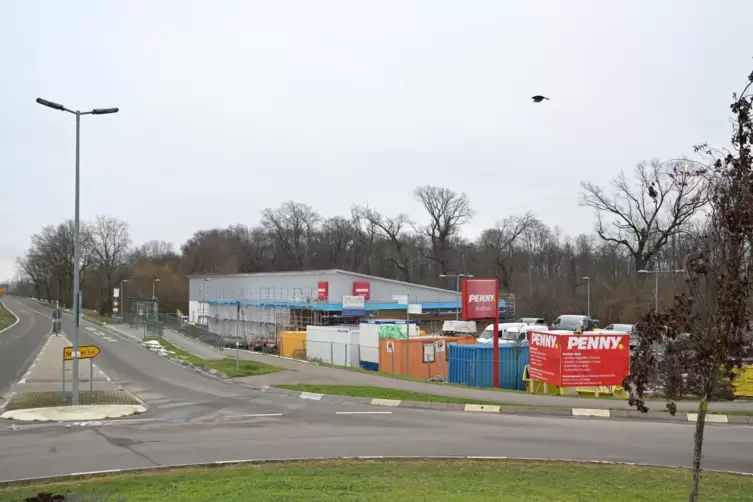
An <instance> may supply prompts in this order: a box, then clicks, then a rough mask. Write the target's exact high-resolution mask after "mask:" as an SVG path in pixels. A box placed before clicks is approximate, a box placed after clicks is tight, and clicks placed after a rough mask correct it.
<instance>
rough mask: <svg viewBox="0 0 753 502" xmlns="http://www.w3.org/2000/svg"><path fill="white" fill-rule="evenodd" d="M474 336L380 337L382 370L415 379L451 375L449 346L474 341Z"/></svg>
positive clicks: (380, 366) (380, 369) (380, 367)
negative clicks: (407, 338)
mask: <svg viewBox="0 0 753 502" xmlns="http://www.w3.org/2000/svg"><path fill="white" fill-rule="evenodd" d="M475 343H476V337H475V336H418V337H413V338H411V339H410V340H405V339H391V338H382V339H380V340H379V371H383V372H386V373H393V374H398V375H407V376H412V377H414V378H423V379H427V380H428V379H430V378H434V377H443V378H448V377H449V357H448V352H447V347H448V346H450V345H454V344H475Z"/></svg>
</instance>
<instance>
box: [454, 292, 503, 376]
mask: <svg viewBox="0 0 753 502" xmlns="http://www.w3.org/2000/svg"><path fill="white" fill-rule="evenodd" d="M462 295H463V320H464V321H476V320H483V319H492V320H493V322H494V325H493V326H494V327H493V329H492V332H493V333H494V334H493V336H492V340H493V342H494V356H493V358H494V360H493V368H492V378H493V381H494V383H493V385H494V387H495V388H497V387H499V279H463V284H462Z"/></svg>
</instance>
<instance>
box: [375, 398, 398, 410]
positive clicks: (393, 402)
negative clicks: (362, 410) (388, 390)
mask: <svg viewBox="0 0 753 502" xmlns="http://www.w3.org/2000/svg"><path fill="white" fill-rule="evenodd" d="M371 404H372V405H375V406H389V407H391V408H396V407H398V406H400V400H399V399H372V400H371Z"/></svg>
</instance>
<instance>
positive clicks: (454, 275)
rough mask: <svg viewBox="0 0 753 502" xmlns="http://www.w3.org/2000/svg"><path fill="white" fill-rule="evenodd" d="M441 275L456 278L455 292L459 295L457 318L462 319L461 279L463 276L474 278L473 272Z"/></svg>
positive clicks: (440, 275) (441, 275)
mask: <svg viewBox="0 0 753 502" xmlns="http://www.w3.org/2000/svg"><path fill="white" fill-rule="evenodd" d="M439 277H441V278H442V279H445V278H447V277H454V278H455V294H456V295H457V298H458V299H457V302H458V304H457V309H456V310H455V320H456V321H458V320H460V279H461V278H463V277H467V278H469V279H470V278H472V277H473V276H472V275H471V274H439Z"/></svg>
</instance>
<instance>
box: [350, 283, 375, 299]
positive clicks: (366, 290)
mask: <svg viewBox="0 0 753 502" xmlns="http://www.w3.org/2000/svg"><path fill="white" fill-rule="evenodd" d="M353 296H363V298H364V300H370V299H371V285H370V284H369V281H353Z"/></svg>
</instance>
